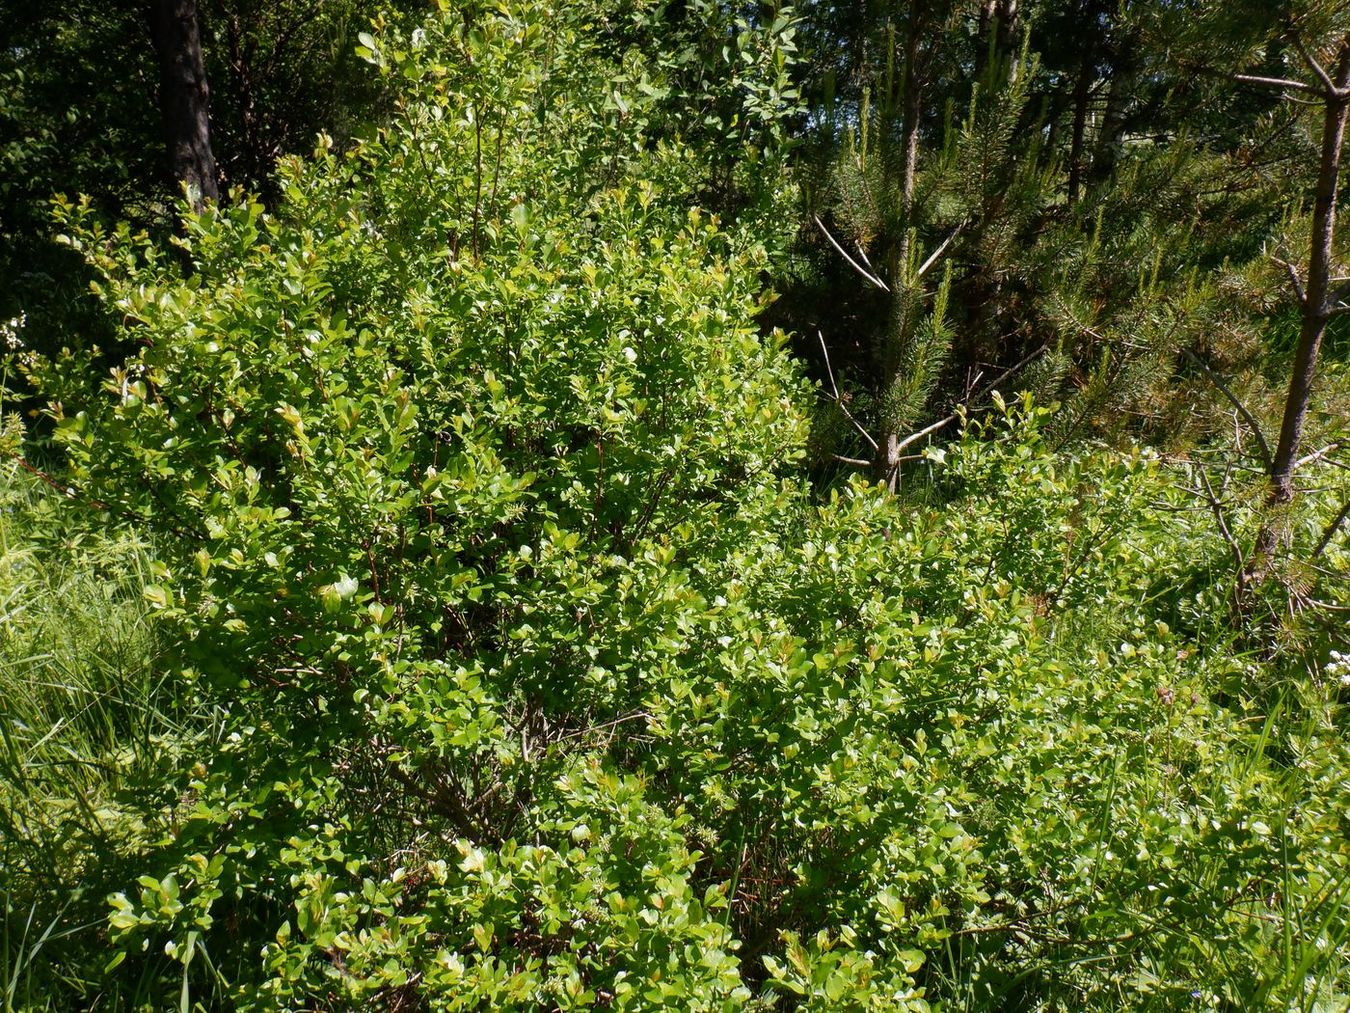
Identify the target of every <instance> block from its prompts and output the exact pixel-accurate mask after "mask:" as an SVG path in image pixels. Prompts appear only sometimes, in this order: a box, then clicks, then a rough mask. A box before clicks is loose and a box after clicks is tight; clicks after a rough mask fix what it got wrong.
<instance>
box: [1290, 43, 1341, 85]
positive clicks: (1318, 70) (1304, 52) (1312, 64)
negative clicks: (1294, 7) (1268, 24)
mask: <svg viewBox="0 0 1350 1013" xmlns="http://www.w3.org/2000/svg"><path fill="white" fill-rule="evenodd" d="M1289 38H1290V39H1292V40H1293V42H1294V48H1295V49H1297V50H1298V55H1299V56H1301V57H1303V62H1304V63H1306V64H1307V65H1308V69H1309V70H1311V71H1312V72H1313V73H1314V74H1315V75H1316V76H1317V80H1319V81H1321V82H1322V87H1323V88H1325V89H1326V90H1327V95H1328V96H1332V97H1336V96H1339V95H1340V94H1341V89H1339V88H1337V87H1336V84H1335V82H1334V81H1332V80H1331V75H1330V74H1328V73H1327V72H1326V70H1325V69H1323V67H1322V65H1321V64H1320V63H1318V62H1317V60H1316V59H1315V58H1314V57H1313V55H1312V53H1310V52H1308V47H1307V46H1305V45H1304V44H1303V37H1302V36H1301V35H1299V34H1298V32H1297V31H1295V30H1294V29H1292V28H1291V29H1290V30H1289Z"/></svg>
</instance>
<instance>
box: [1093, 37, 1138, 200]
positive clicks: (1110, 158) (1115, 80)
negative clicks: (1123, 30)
mask: <svg viewBox="0 0 1350 1013" xmlns="http://www.w3.org/2000/svg"><path fill="white" fill-rule="evenodd" d="M1126 45H1128V43H1126ZM1134 83H1135V70H1134V62H1133V54H1131V53H1128V52H1127V53H1126V54H1125V55H1123V56H1122V57H1121V58H1119V59H1118V60H1117V61H1116V66H1115V67H1114V68H1113V69H1112V74H1111V87H1110V90H1109V91H1108V92H1107V95H1106V109H1105V111H1104V112H1103V113H1102V128H1101V130H1100V131H1099V132H1098V134H1097V143H1096V148H1095V150H1094V151H1093V153H1092V173H1091V176H1092V180H1093V182H1094V183H1103V182H1105V181H1106V180H1108V179H1110V178H1111V174H1112V173H1113V172H1114V171H1115V168H1116V162H1117V161H1119V160H1120V151H1121V146H1122V143H1123V141H1124V137H1125V125H1126V122H1127V119H1128V113H1129V107H1130V96H1131V93H1132V92H1133V91H1134Z"/></svg>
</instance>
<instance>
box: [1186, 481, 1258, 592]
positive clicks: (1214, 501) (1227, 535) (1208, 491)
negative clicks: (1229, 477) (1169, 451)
mask: <svg viewBox="0 0 1350 1013" xmlns="http://www.w3.org/2000/svg"><path fill="white" fill-rule="evenodd" d="M1197 470H1198V471H1199V472H1200V480H1201V481H1202V482H1204V483H1205V498H1206V499H1207V500H1208V501H1209V509H1210V512H1211V513H1213V514H1214V519H1215V520H1216V521H1218V523H1219V534H1221V535H1223V540H1224V541H1225V542H1227V543H1228V547H1229V548H1230V549H1231V550H1232V551H1233V561H1234V562H1235V563H1236V564H1237V572H1238V576H1239V579H1240V578H1241V575H1242V574H1243V573H1245V572H1246V561H1245V559H1244V557H1243V555H1242V546H1240V545H1238V543H1237V539H1236V538H1234V537H1233V533H1232V532H1231V531H1230V530H1229V529H1228V518H1226V517H1225V516H1224V515H1223V504H1222V503H1220V502H1219V497H1217V496H1215V495H1214V486H1212V485H1210V482H1209V472H1207V471H1206V470H1205V468H1204V467H1203V466H1201V467H1200V468H1198V469H1197Z"/></svg>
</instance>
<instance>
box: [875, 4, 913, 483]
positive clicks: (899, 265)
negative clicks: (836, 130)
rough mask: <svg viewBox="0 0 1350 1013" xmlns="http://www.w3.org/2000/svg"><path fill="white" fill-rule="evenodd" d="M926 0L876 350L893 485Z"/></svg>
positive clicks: (903, 128) (879, 456) (908, 51)
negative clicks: (885, 311) (885, 309)
mask: <svg viewBox="0 0 1350 1013" xmlns="http://www.w3.org/2000/svg"><path fill="white" fill-rule="evenodd" d="M922 5H923V0H911V3H910V8H909V25H908V30H907V34H906V38H905V74H904V84H903V87H904V95H903V104H902V107H901V114H900V159H901V161H900V225H899V234H898V235H897V236H896V237H895V239H894V241H893V242H892V243H891V244H890V249H889V251H888V256H887V273H888V274H889V276H890V281H891V297H890V303H891V305H890V307H889V319H888V320H887V322H886V332H885V334H884V336H883V338H882V348H881V354H880V355H879V356H878V359H879V362H878V366H879V369H880V374H881V375H880V377H879V380H880V383H879V384H878V388H879V389H880V391H881V392H882V397H881V401H882V403H881V412H880V419H881V425H880V431H879V432H878V434H877V452H876V456H875V458H874V462H873V471H874V473H875V476H876V478H877V480H878V481H881V482H884V483H886V484H887V485H888V486H889V487H890V488H892V489H894V488H895V482H896V472H897V469H898V467H899V461H900V449H899V443H900V434H899V432H898V431H897V426H896V421H897V420H896V419H895V416H894V411H893V407H892V405H891V403H890V402H891V395H892V392H893V390H894V388H895V383H896V379H897V376H896V371H897V370H898V369H899V365H900V353H901V350H902V349H903V347H904V342H905V337H906V335H907V334H908V332H909V329H910V319H909V318H910V316H911V313H912V304H913V296H914V293H912V292H911V291H910V280H909V277H908V273H907V272H908V270H909V267H908V265H909V256H910V244H911V242H912V239H911V236H912V227H913V219H914V188H915V182H916V179H917V175H918V169H919V120H920V117H921V115H922V113H923V86H924V80H923V74H922V73H921V70H920V68H919V65H918V64H919V41H920V39H921V38H922V34H923V21H922Z"/></svg>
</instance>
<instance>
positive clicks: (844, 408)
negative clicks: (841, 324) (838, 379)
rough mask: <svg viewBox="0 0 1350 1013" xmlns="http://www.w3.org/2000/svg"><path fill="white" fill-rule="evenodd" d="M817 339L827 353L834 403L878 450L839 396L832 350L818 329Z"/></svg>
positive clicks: (826, 361)
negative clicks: (831, 354) (832, 364)
mask: <svg viewBox="0 0 1350 1013" xmlns="http://www.w3.org/2000/svg"><path fill="white" fill-rule="evenodd" d="M816 337H818V338H819V339H820V350H821V351H822V352H824V353H825V372H826V374H827V375H828V376H829V378H830V390H832V391H833V392H834V403H835V404H837V405H838V406H839V410H840V411H841V412H843V413H844V418H846V419H848V420H849V421H850V422H852V423H853V427H854V428H855V429H857V430H858V432H860V433H861V434H862V438H863V439H864V440H866V441H867V442H868V444H870V445H871V447H872V449H873V450H876V449H877V441H876V440H874V439H872V434H871V433H869V432H868V431H867V430H866V429H864V428H863V426H862V423H861V422H859V421H858V420H857V419H856V418H854V417H853V413H852V412H851V411H849V410H848V405H846V404H844V399H843V398H842V397H840V396H839V386H838V385H837V384H836V383H835V382H834V367H833V366H831V365H830V349H829V347H828V346H827V345H826V344H825V335H824V334H822V333H821V332H820V328H816ZM864 463H866V462H864Z"/></svg>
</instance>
